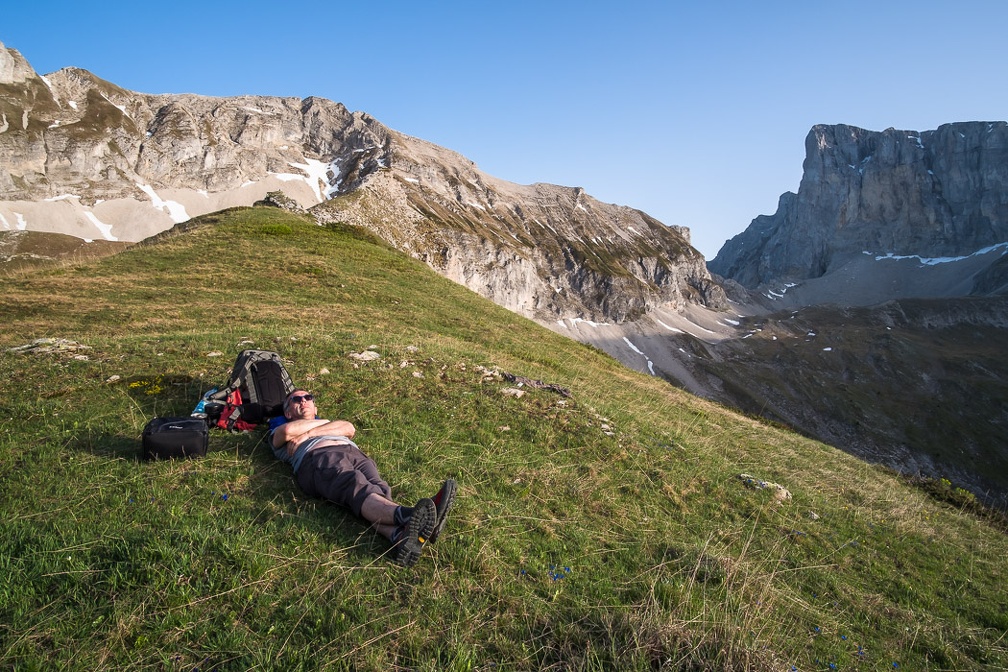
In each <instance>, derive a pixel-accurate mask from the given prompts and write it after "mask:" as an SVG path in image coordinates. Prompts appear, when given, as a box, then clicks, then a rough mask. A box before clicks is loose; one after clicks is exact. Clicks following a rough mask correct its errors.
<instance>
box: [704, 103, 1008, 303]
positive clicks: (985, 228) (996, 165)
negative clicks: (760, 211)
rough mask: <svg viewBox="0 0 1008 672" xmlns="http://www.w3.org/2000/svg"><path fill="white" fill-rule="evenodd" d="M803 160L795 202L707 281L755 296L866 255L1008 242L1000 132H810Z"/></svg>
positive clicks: (736, 248)
mask: <svg viewBox="0 0 1008 672" xmlns="http://www.w3.org/2000/svg"><path fill="white" fill-rule="evenodd" d="M805 150H806V158H805V163H804V174H803V176H802V181H801V185H800V186H799V189H798V193H797V194H792V193H787V194H784V195H783V196H782V197H781V199H780V205H779V207H778V210H777V212H776V213H775V214H774V215H772V216H761V217H757V218H756V219H754V220H753V222H752V224H751V225H750V226H749V228H748V229H746V231H744V232H743V233H741V234H739V235H738V236H735V237H734V238H732V239H731V240H730V241H728V242H727V243H726V244H725V245H724V247H723V248H722V249H721V250H720V251H719V252H718V254H717V256H716V257H715V258H714V259H713V260H712V261H711V262H710V263H709V264H708V267H709V268H710V269H711V271H713V272H714V273H717V274H719V275H722V276H724V277H726V278H731V279H733V280H736V281H738V282H739V283H741V284H742V285H744V286H746V287H750V288H756V287H758V286H760V285H764V284H769V283H773V282H775V281H777V282H785V281H802V280H806V279H811V278H818V277H822V276H824V275H826V274H828V273H829V272H831V271H833V270H836V269H838V268H840V267H842V266H843V265H844V264H846V263H848V262H850V261H851V260H852V259H854V258H856V257H858V256H861V255H866V254H868V255H877V256H886V255H891V256H917V257H921V258H947V257H964V256H968V255H971V254H974V253H976V252H978V251H980V250H982V249H984V248H987V247H990V246H994V245H999V244H1003V243H1006V242H1008V123H1005V122H996V123H988V122H965V123H954V124H946V125H943V126H941V127H940V128H938V129H937V130H934V131H925V132H916V131H897V130H894V129H889V130H886V131H883V132H874V131H866V130H863V129H860V128H855V127H852V126H845V125H836V126H815V127H813V128H812V130H811V131H810V132H809V134H808V136H807V138H806V140H805Z"/></svg>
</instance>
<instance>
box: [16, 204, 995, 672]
mask: <svg viewBox="0 0 1008 672" xmlns="http://www.w3.org/2000/svg"><path fill="white" fill-rule="evenodd" d="M0 282H2V283H3V288H4V299H3V302H2V304H0V311H2V317H3V318H4V325H5V326H4V327H3V329H2V330H0V373H2V375H3V379H4V380H5V381H7V382H6V383H5V385H4V388H3V391H2V392H0V482H2V483H3V488H2V491H0V514H2V515H0V663H2V665H3V666H4V667H10V668H14V669H88V670H90V669H129V670H138V669H139V670H144V669H159V670H160V669H179V670H193V669H197V668H198V669H203V670H209V669H234V670H245V669H277V670H290V669H311V670H315V669H354V670H371V669H374V670H378V669H419V670H443V669H457V670H463V669H465V670H469V669H509V670H541V669H598V670H602V669H640V670H645V669H647V670H650V669H656V668H658V669H663V668H664V669H724V670H738V669H755V670H763V669H767V670H771V669H772V670H789V669H791V668H792V666H794V667H795V668H797V669H801V670H818V669H822V670H829V669H831V668H832V667H835V668H836V669H894V665H898V666H899V668H900V669H982V668H988V669H1003V668H1005V667H1006V666H1008V650H1006V647H1008V644H1006V642H1005V638H1004V633H1005V631H1006V630H1008V620H1006V616H1005V614H1006V613H1008V600H1006V596H1005V595H1006V591H1004V588H1003V586H1004V581H1005V574H1006V572H1005V570H1006V567H1008V559H1006V558H1008V543H1006V541H1005V537H1004V534H1003V532H1002V531H999V530H998V529H997V528H996V527H993V526H991V524H990V523H988V522H986V521H985V520H984V519H983V518H978V517H976V516H975V515H974V514H973V513H971V512H970V511H969V510H968V509H965V510H964V509H961V508H959V507H956V506H953V505H951V504H949V503H948V500H947V499H944V500H943V499H939V498H935V497H933V496H929V494H928V492H926V491H924V490H921V489H916V488H913V487H910V486H909V485H908V484H907V483H905V482H904V481H903V480H901V479H899V478H897V477H895V476H893V475H892V474H890V473H888V472H886V471H884V470H881V469H878V468H875V467H872V466H869V465H866V464H864V463H862V462H860V461H857V460H855V459H853V458H851V457H850V456H847V455H845V454H843V453H841V452H839V451H836V450H833V449H831V448H828V447H826V446H823V445H821V444H817V443H815V442H812V441H808V440H806V439H803V438H801V437H798V436H795V435H793V434H790V433H787V432H785V431H783V430H781V429H779V428H776V427H771V426H767V425H765V424H761V423H759V422H757V421H754V420H753V419H751V418H748V417H744V416H741V415H738V414H735V413H732V412H730V411H727V410H725V409H723V408H720V407H718V406H716V405H713V404H710V403H708V402H705V401H702V400H699V399H696V398H694V397H691V396H689V395H687V394H685V393H684V392H682V391H680V390H677V389H674V388H672V387H670V386H668V385H667V384H665V383H663V382H662V381H660V380H656V379H652V378H649V377H647V376H642V375H639V374H635V373H633V372H630V371H628V370H626V369H625V368H623V367H621V366H619V365H618V364H617V363H616V362H614V361H612V360H611V359H609V358H608V357H606V356H604V355H602V354H601V353H600V352H598V351H597V350H594V349H591V348H588V347H585V346H582V345H579V344H576V343H574V342H571V341H568V340H565V339H563V338H561V337H559V336H557V335H555V334H552V333H550V332H548V331H545V330H543V329H541V328H539V327H537V326H535V325H534V324H532V323H531V322H529V321H527V320H524V319H522V318H520V317H517V316H515V315H513V314H511V313H508V312H507V311H505V310H503V309H500V308H498V307H497V306H494V305H492V304H490V303H488V302H486V301H483V300H481V299H479V298H478V297H476V296H475V295H474V294H472V293H471V292H469V291H468V290H466V289H464V288H461V287H459V286H456V285H453V284H451V283H448V282H446V281H444V280H442V279H441V278H439V277H437V276H436V275H435V274H433V273H432V272H430V271H429V270H428V269H426V268H425V267H423V266H422V265H420V264H418V263H416V262H414V261H412V260H409V259H407V258H405V257H403V256H401V255H399V254H397V253H395V252H393V251H391V250H389V249H388V248H387V247H386V246H384V245H381V244H379V243H377V242H376V241H374V240H373V239H371V238H369V237H367V236H357V235H356V234H355V233H354V232H353V231H351V230H348V229H345V228H341V229H333V230H329V229H323V228H319V227H316V226H314V224H312V223H311V222H308V221H306V220H301V219H299V218H297V217H294V216H291V215H286V214H283V213H281V212H279V211H276V210H272V209H241V210H235V211H229V212H226V213H222V214H219V215H215V216H212V217H209V218H205V219H204V220H202V223H197V225H196V226H194V227H191V228H190V229H189V230H188V231H187V232H185V233H182V234H179V233H173V234H170V235H166V236H163V237H161V238H160V239H159V240H157V241H154V242H152V243H150V244H145V245H141V246H137V247H135V248H133V249H131V250H129V251H127V252H124V253H121V254H119V255H116V256H114V257H110V258H107V259H104V260H101V261H96V262H88V263H86V264H81V265H78V266H62V267H53V268H50V269H48V270H46V269H39V270H35V271H31V272H28V271H19V272H18V273H16V274H12V275H9V276H7V277H5V278H2V279H0ZM41 337H58V338H65V339H70V340H73V341H76V342H78V343H80V344H83V345H86V346H88V347H87V349H86V350H78V351H65V352H60V353H50V354H31V353H12V352H8V348H11V347H15V346H21V345H24V344H28V343H30V342H31V341H33V340H34V339H36V338H41ZM245 347H257V348H264V349H271V350H276V351H277V352H279V353H280V354H281V355H282V356H283V358H284V359H285V361H286V362H287V365H288V369H289V370H290V372H291V374H292V375H293V377H294V379H295V380H296V381H297V382H298V384H300V385H302V386H305V387H308V388H309V389H311V390H313V391H315V392H316V393H317V394H318V396H319V404H320V407H321V408H322V410H323V411H324V412H325V413H326V414H327V415H331V416H334V417H335V416H338V417H342V418H346V419H349V420H351V421H352V422H353V423H354V424H355V425H356V426H357V428H358V438H359V440H360V443H361V446H362V447H363V448H364V449H365V450H366V451H367V452H368V453H369V454H371V455H372V456H373V457H375V459H376V460H377V462H378V464H379V465H380V467H381V469H382V472H383V474H384V475H385V476H386V477H387V478H388V480H389V481H390V483H391V484H392V486H393V490H394V492H395V494H396V496H397V497H399V498H401V499H402V500H403V501H404V502H407V503H411V502H412V501H414V500H415V499H417V498H419V497H422V496H426V495H430V494H432V493H433V492H434V491H435V490H436V489H437V487H438V486H439V485H440V482H441V480H442V479H443V478H445V477H447V476H454V477H456V478H457V479H458V481H459V485H460V492H459V497H458V503H457V506H456V509H455V511H454V512H453V515H452V519H451V522H450V524H449V527H448V529H447V530H446V533H445V535H444V536H443V537H442V538H441V539H440V540H439V541H438V542H437V543H436V544H434V545H433V546H431V547H430V548H429V549H428V550H427V551H425V555H424V557H423V558H422V559H421V561H420V563H418V565H417V566H415V567H414V568H411V569H403V568H400V567H397V566H395V565H394V564H393V563H391V562H390V561H389V559H388V557H387V555H386V554H387V551H388V548H387V544H386V543H385V542H384V541H383V540H382V539H381V538H380V537H378V536H377V535H375V534H373V533H372V532H371V531H370V530H368V529H367V527H366V526H365V525H363V524H362V523H361V522H360V521H357V520H356V519H354V518H352V517H351V516H349V515H348V514H347V513H346V512H344V511H342V510H339V509H337V508H336V507H333V506H331V505H327V504H325V503H322V502H317V501H315V500H310V499H307V498H305V497H303V496H302V495H301V494H300V492H299V491H298V490H297V486H296V485H295V484H294V482H293V480H292V479H291V477H290V474H289V471H288V469H287V468H286V467H284V466H283V465H281V464H279V463H277V462H276V461H275V460H274V459H273V457H272V455H271V453H270V451H269V450H268V448H267V447H266V445H265V443H264V438H263V436H262V435H261V434H260V433H252V434H247V435H230V434H224V433H219V432H215V433H213V435H212V437H211V443H210V452H209V454H208V455H207V456H206V457H205V458H203V459H200V460H194V461H185V462H161V463H143V462H141V461H139V454H140V442H139V435H140V430H141V429H142V427H143V425H144V424H145V422H146V421H147V420H148V419H149V418H150V417H152V416H154V415H174V414H187V413H188V412H189V411H190V409H191V408H192V405H193V404H194V403H195V401H196V399H197V398H198V396H199V394H200V393H201V392H203V391H205V390H207V389H209V388H210V387H213V386H215V385H219V384H220V383H222V382H224V379H225V378H226V376H227V374H228V372H229V371H230V368H231V364H232V363H233V360H234V356H235V355H236V354H237V352H238V351H239V350H240V349H243V348H245ZM369 348H373V349H374V350H375V351H377V352H378V353H379V354H380V355H381V358H380V359H378V360H376V361H372V362H366V363H361V362H358V361H356V360H354V359H353V358H351V356H350V355H352V354H353V353H358V352H361V351H363V350H365V349H369ZM501 371H504V372H511V373H516V374H518V375H521V376H525V377H528V378H532V379H535V380H543V381H546V382H548V383H555V384H558V385H561V386H563V387H566V388H568V389H570V390H571V396H570V397H569V398H567V397H563V396H561V395H559V394H556V393H554V392H550V391H547V390H538V389H534V388H529V387H525V388H522V390H521V391H522V392H524V394H523V395H522V396H511V394H510V393H509V392H507V390H508V388H514V387H515V386H514V385H513V384H511V383H508V382H507V381H506V380H504V379H503V378H502V377H501V376H500V375H495V372H498V373H499V372H501ZM741 474H750V475H752V476H753V477H754V478H755V479H757V481H759V482H757V483H751V482H746V481H745V480H743V479H740V478H739V476H740V475H741ZM761 482H765V483H774V484H779V485H781V486H782V487H783V488H785V489H786V490H787V492H788V493H789V494H790V498H789V499H783V500H782V499H780V498H778V496H776V495H777V492H778V491H776V490H775V489H774V488H771V487H765V488H763V487H759V483H761Z"/></svg>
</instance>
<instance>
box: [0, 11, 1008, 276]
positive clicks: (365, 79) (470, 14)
mask: <svg viewBox="0 0 1008 672" xmlns="http://www.w3.org/2000/svg"><path fill="white" fill-rule="evenodd" d="M4 4H5V5H7V6H6V7H5V8H4V10H3V12H2V13H0V16H2V22H0V42H3V43H4V45H5V46H7V47H11V48H14V49H17V50H18V51H20V52H21V53H22V54H23V55H24V56H25V57H26V58H27V59H28V62H29V63H31V65H32V66H33V67H34V68H35V70H36V71H38V72H39V73H40V74H46V73H49V72H52V71H54V70H58V69H59V68H62V67H65V66H77V67H81V68H85V69H87V70H90V71H91V72H93V73H94V74H96V75H97V76H99V77H101V78H103V79H106V80H109V81H111V82H113V83H115V84H118V85H119V86H122V87H124V88H127V89H131V90H134V91H140V92H144V93H198V94H204V95H211V96H231V95H240V94H256V95H278V96H296V97H299V98H303V97H307V96H312V95H314V96H321V97H323V98H329V99H331V100H334V101H338V102H341V103H343V104H344V105H346V106H347V107H348V108H349V109H351V110H361V111H364V112H367V113H369V114H371V115H372V116H373V117H375V118H376V119H378V120H379V121H380V122H382V123H384V124H385V125H386V126H389V127H391V128H394V129H396V130H398V131H402V132H404V133H407V134H410V135H414V136H417V137H420V138H423V139H425V140H429V141H431V142H434V143H436V144H438V145H442V146H444V147H447V148H449V149H453V150H455V151H458V152H460V153H461V154H463V155H465V156H466V157H468V158H469V159H471V160H473V161H475V162H476V163H477V164H478V165H479V167H480V168H481V169H483V170H484V171H486V172H488V173H490V174H492V175H495V176H496V177H499V178H502V179H506V180H510V181H512V182H519V183H523V184H527V183H531V182H551V183H554V184H561V185H566V186H580V187H584V188H585V189H586V190H587V191H588V193H589V194H591V195H593V196H594V197H596V198H598V199H599V200H602V201H605V202H610V203H618V204H621V205H629V206H633V207H636V208H639V209H641V210H644V211H645V212H647V213H649V214H650V215H652V216H654V217H656V218H658V219H659V220H661V221H663V222H665V223H666V224H676V225H682V226H687V227H689V228H690V229H691V231H692V235H693V244H694V246H696V247H697V248H698V249H699V250H700V251H701V252H702V253H704V255H705V256H707V258H708V259H710V258H712V257H713V256H714V254H716V253H717V251H718V250H719V249H720V247H721V245H722V244H723V243H724V241H725V240H727V239H728V238H730V237H732V236H734V235H735V234H737V233H740V232H741V231H742V230H744V229H745V228H746V227H747V226H748V225H749V223H750V221H751V220H752V219H753V218H754V217H756V216H757V215H760V214H771V213H773V212H774V211H775V210H776V209H777V199H778V198H779V196H780V195H781V194H782V193H783V192H785V191H795V190H797V188H798V184H799V181H800V179H801V172H802V165H801V164H802V161H803V159H804V156H805V149H804V139H805V136H806V134H807V133H808V131H809V129H810V128H811V127H812V126H813V125H814V124H818V123H828V124H833V123H846V124H852V125H855V126H861V127H863V128H868V129H872V130H884V129H886V128H889V127H895V128H899V129H907V130H919V131H923V130H930V129H934V128H937V127H938V126H939V125H940V124H943V123H946V122H952V121H1003V120H1006V118H1008V76H1006V65H1008V37H1006V34H1005V30H1006V26H1008V1H1006V0H950V1H948V2H940V1H939V2H936V1H934V0H932V1H930V2H929V1H928V0H916V1H913V2H911V1H905V0H872V1H871V2H866V1H863V0H845V1H843V2H821V1H819V0H801V1H794V2H783V1H775V0H764V1H763V2H752V1H751V0H748V1H739V2H726V1H719V0H706V1H697V2H675V1H673V0H667V1H665V2H651V1H636V0H625V1H624V2H622V3H616V2H592V1H591V0H581V1H580V2H567V1H566V0H561V1H550V0H533V1H526V0H507V1H505V2H478V1H477V2H459V1H457V0H451V1H446V2H438V1H437V0H429V1H428V2H400V1H397V0H384V1H383V0H375V1H370V2H369V1H366V0H365V1H361V2H354V3H350V2H343V1H341V0H337V1H330V2H311V3H308V2H303V3H284V2H275V1H274V2H262V1H260V0H247V1H245V2H231V1H227V0H225V1H222V2H217V1H216V0H203V1H202V2H192V1H191V0H179V1H176V2H157V3H146V2H121V1H120V0H105V1H104V2H101V3H82V2H66V1H59V2H46V1H45V0H38V1H37V2H29V1H26V0H18V1H16V2H15V1H13V0H8V1H6V2H5V3H4Z"/></svg>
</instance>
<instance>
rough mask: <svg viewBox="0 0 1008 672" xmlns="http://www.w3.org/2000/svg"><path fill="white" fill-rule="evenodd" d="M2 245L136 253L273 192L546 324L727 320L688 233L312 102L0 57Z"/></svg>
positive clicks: (3, 53)
mask: <svg viewBox="0 0 1008 672" xmlns="http://www.w3.org/2000/svg"><path fill="white" fill-rule="evenodd" d="M0 159H2V162H3V166H4V169H3V170H2V171H0V230H6V231H39V232H48V233H64V234H69V235H72V236H76V237H77V238H80V239H85V240H106V241H139V240H143V239H145V238H147V237H149V236H151V235H153V234H155V233H158V232H159V231H163V230H165V229H168V228H170V227H172V226H173V225H174V224H176V223H179V222H182V221H186V220H187V219H189V218H191V217H193V216H196V215H199V214H204V213H207V212H212V211H216V210H220V209H222V208H225V207H229V206H234V205H251V204H252V203H254V202H257V201H260V200H262V199H264V198H265V197H266V195H267V194H270V193H276V192H283V194H284V199H285V200H287V201H293V202H294V203H296V204H298V205H299V206H300V207H302V208H311V209H312V211H313V212H314V213H316V216H317V217H318V219H319V220H320V221H322V222H325V221H332V220H340V221H345V222H347V223H351V224H356V225H360V226H365V227H369V228H372V229H374V230H375V231H376V232H377V233H378V234H379V235H381V236H383V237H384V238H385V239H386V240H388V241H389V242H390V243H392V244H394V245H396V246H397V247H399V248H400V249H402V250H404V251H406V252H407V253H409V254H412V255H414V256H416V257H418V258H420V259H423V260H424V261H426V262H427V263H429V264H430V265H431V266H432V267H434V268H435V269H436V270H438V271H439V272H441V273H442V274H444V275H446V276H448V277H450V278H452V279H453V280H456V281H458V282H460V283H462V284H464V285H466V286H468V287H470V288H471V289H473V290H474V291H476V292H477V293H479V294H482V295H483V296H486V297H488V298H490V299H492V300H494V301H496V302H498V303H500V304H502V305H504V306H507V307H508V308H511V309H512V310H515V311H517V312H519V313H522V314H525V315H527V316H528V317H532V318H536V319H538V320H540V321H543V322H545V323H554V322H555V321H556V320H558V319H563V318H572V319H590V320H608V321H612V322H623V321H627V320H632V319H633V318H635V317H638V316H640V315H642V314H644V313H646V312H647V311H648V310H650V309H652V308H653V307H655V306H666V307H670V308H671V309H673V310H677V309H679V308H681V307H683V306H684V305H686V304H691V303H703V304H708V305H711V306H713V307H717V306H721V305H724V301H725V298H724V294H723V292H721V289H720V287H719V286H718V285H717V284H716V283H714V282H712V281H711V278H710V275H709V272H708V271H707V268H706V265H705V263H704V259H703V257H702V255H700V254H699V253H698V252H697V251H696V250H695V249H693V248H692V247H691V246H690V244H689V232H688V230H686V229H683V228H675V227H667V226H664V225H663V224H661V223H660V222H658V221H656V220H654V219H653V218H651V217H649V216H647V215H646V214H645V213H643V212H640V211H639V210H635V209H632V208H628V207H620V206H616V205H610V204H605V203H600V202H598V201H597V200H595V199H593V198H591V196H589V195H588V194H586V193H584V191H583V190H582V189H579V188H568V187H559V186H555V185H548V184H535V185H529V186H523V185H516V184H512V183H509V182H505V181H503V180H498V179H496V178H494V177H492V176H490V175H487V174H485V173H483V172H481V171H480V170H479V169H478V168H477V167H476V166H475V165H474V164H473V163H472V162H471V161H469V160H467V159H466V158H465V157H463V156H461V155H459V154H457V153H455V152H451V151H448V150H446V149H443V148H440V147H437V146H434V145H432V144H430V143H427V142H425V141H423V140H419V139H416V138H412V137H409V136H406V135H404V134H402V133H398V132H396V131H394V130H391V129H389V128H387V127H385V126H383V125H382V124H380V123H379V122H378V121H376V120H375V119H373V118H372V117H370V116H368V115H367V114H364V113H359V112H353V113H351V112H349V111H348V110H347V109H346V108H345V107H344V106H343V105H341V104H339V103H334V102H331V101H328V100H324V99H320V98H306V99H303V100H301V99H294V98H271V97H262V96H255V97H253V96H244V97H235V98H209V97H204V96H195V95H150V94H141V93H135V92H131V91H126V90H124V89H122V88H120V87H117V86H115V85H114V84H111V83H109V82H106V81H104V80H101V79H99V78H98V77H95V76H94V75H93V74H91V73H89V72H86V71H84V70H79V69H76V68H66V69H63V70H60V71H58V72H55V73H52V74H49V75H47V76H45V77H41V76H39V75H37V74H36V73H35V72H34V71H33V69H32V68H31V66H30V65H29V64H28V63H27V62H26V61H25V60H24V58H23V57H22V56H21V55H20V54H19V53H18V52H17V51H15V50H13V49H6V48H2V45H0Z"/></svg>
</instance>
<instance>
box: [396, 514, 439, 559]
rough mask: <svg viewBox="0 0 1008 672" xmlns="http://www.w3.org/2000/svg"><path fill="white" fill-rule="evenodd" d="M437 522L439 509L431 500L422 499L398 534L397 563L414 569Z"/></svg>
mask: <svg viewBox="0 0 1008 672" xmlns="http://www.w3.org/2000/svg"><path fill="white" fill-rule="evenodd" d="M436 522H437V507H435V506H434V502H433V501H432V500H430V499H421V500H420V501H419V502H417V504H416V506H415V507H413V515H411V516H410V518H409V520H408V521H406V524H405V525H403V526H402V527H401V528H399V530H398V531H397V534H396V547H395V549H396V554H395V561H396V562H397V563H398V564H400V565H402V566H403V567H412V566H413V565H414V564H415V563H416V561H417V560H419V559H420V551H422V550H423V547H424V544H426V543H427V541H428V540H429V539H430V535H431V531H432V530H433V529H434V524H435V523H436Z"/></svg>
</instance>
